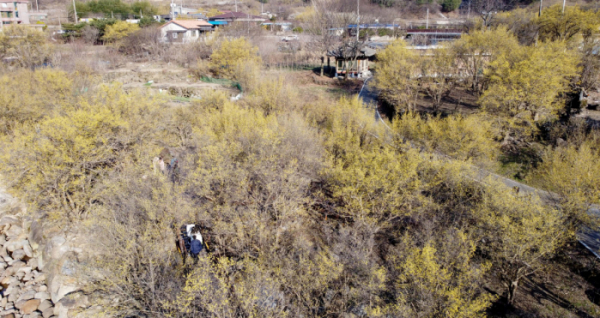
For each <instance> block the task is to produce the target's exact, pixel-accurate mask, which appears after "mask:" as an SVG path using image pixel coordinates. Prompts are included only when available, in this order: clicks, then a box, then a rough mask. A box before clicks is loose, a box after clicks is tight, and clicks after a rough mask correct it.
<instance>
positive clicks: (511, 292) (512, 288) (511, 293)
mask: <svg viewBox="0 0 600 318" xmlns="http://www.w3.org/2000/svg"><path fill="white" fill-rule="evenodd" d="M518 287H519V280H516V281H513V282H510V284H509V285H508V303H509V304H513V303H514V301H515V296H516V295H517V288H518Z"/></svg>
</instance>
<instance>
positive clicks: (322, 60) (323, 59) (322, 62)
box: [321, 56, 325, 76]
mask: <svg viewBox="0 0 600 318" xmlns="http://www.w3.org/2000/svg"><path fill="white" fill-rule="evenodd" d="M324 63H325V58H324V57H322V56H321V76H323V65H324Z"/></svg>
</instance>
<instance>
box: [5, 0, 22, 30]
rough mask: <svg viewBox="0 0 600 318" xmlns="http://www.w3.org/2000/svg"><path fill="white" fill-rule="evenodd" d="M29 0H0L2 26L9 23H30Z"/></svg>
mask: <svg viewBox="0 0 600 318" xmlns="http://www.w3.org/2000/svg"><path fill="white" fill-rule="evenodd" d="M28 3H29V2H28V1H24V0H10V1H9V0H0V21H1V23H0V28H1V27H2V26H4V25H7V24H29V10H28V9H27V4H28Z"/></svg>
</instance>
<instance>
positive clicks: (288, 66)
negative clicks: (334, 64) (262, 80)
mask: <svg viewBox="0 0 600 318" xmlns="http://www.w3.org/2000/svg"><path fill="white" fill-rule="evenodd" d="M265 66H266V67H267V68H270V69H279V70H288V71H312V70H315V69H320V68H321V64H315V63H297V62H278V63H265ZM325 67H327V65H325Z"/></svg>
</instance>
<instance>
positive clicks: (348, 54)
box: [327, 42, 385, 77]
mask: <svg viewBox="0 0 600 318" xmlns="http://www.w3.org/2000/svg"><path fill="white" fill-rule="evenodd" d="M384 47H385V45H377V44H376V43H360V42H349V43H346V44H344V45H341V46H340V47H338V48H336V49H334V50H331V51H329V52H327V58H328V63H327V64H329V58H331V57H333V58H335V64H334V66H333V74H334V76H335V77H338V76H342V75H343V76H345V77H346V76H349V77H367V76H369V75H370V70H369V61H370V60H372V59H374V58H375V54H376V53H377V51H378V50H379V49H381V48H384Z"/></svg>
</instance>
